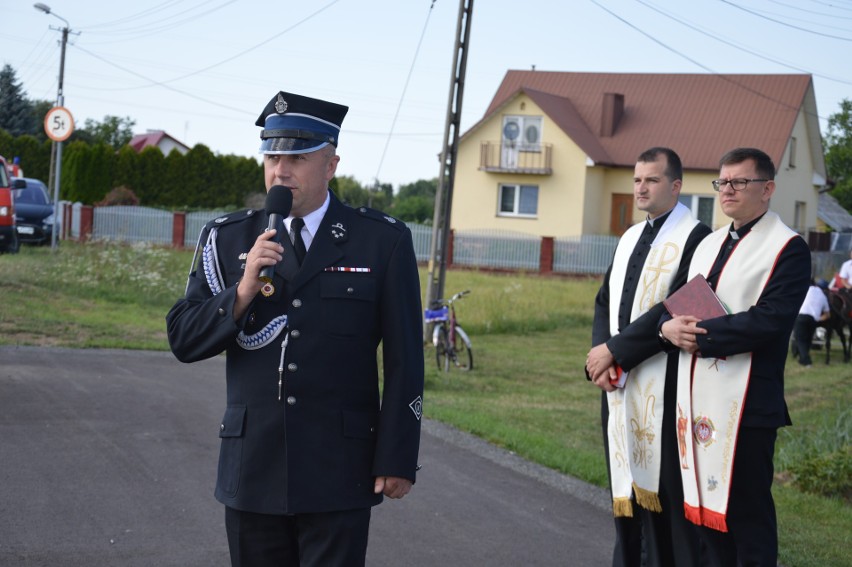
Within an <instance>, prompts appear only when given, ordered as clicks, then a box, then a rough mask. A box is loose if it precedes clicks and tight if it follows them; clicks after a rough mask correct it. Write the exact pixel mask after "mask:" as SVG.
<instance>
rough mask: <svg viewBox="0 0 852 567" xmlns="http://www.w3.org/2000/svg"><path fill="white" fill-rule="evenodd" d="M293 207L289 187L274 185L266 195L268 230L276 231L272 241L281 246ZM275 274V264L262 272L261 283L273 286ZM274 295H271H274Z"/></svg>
mask: <svg viewBox="0 0 852 567" xmlns="http://www.w3.org/2000/svg"><path fill="white" fill-rule="evenodd" d="M292 207H293V192H292V191H291V189H290V188H289V187H285V186H284V185H273V186H272V187H270V188H269V192H268V193H267V194H266V214H267V215H268V217H269V222H268V224H267V227H266V230H272V229H275V230H276V233H275V236H273V237H272V238H271V239H270V241H271V242H276V243H278V244H281V235H282V234H283V233H285V230H284V219H286V218H287V217H288V216H289V215H290V209H291V208H292ZM274 272H275V265H274V264H273V265H272V266H265V267H264V268H263V269H262V270H261V271H260V276H259V279H260V281H262V282H264V283H266V284H269V285H271V284H272V274H273V273H274ZM274 292H275V288H272V293H274ZM272 293H270V294H269V295H272ZM264 295H266V293H264Z"/></svg>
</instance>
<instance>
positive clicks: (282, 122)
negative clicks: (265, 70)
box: [255, 91, 349, 154]
mask: <svg viewBox="0 0 852 567" xmlns="http://www.w3.org/2000/svg"><path fill="white" fill-rule="evenodd" d="M348 110H349V107H348V106H342V105H340V104H335V103H333V102H326V101H324V100H319V99H316V98H310V97H306V96H301V95H297V94H292V93H286V92H284V91H279V92H278V94H277V95H275V96H274V97H272V100H270V101H269V103H268V104H267V105H266V108H264V109H263V112H262V113H261V114H260V116H259V117H258V119H257V122H255V124H256V125H257V126H262V127H263V131H261V133H260V139H261V140H262V141H261V143H260V153H262V154H306V153H308V152H315V151H317V150H318V149H320V148H324V147H325V146H327V145H328V144H331V145H333V146H335V147H337V142H338V138H339V136H340V125H341V124H342V123H343V118H344V117H345V116H346V112H347V111H348Z"/></svg>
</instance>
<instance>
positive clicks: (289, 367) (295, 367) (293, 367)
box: [287, 362, 299, 372]
mask: <svg viewBox="0 0 852 567" xmlns="http://www.w3.org/2000/svg"><path fill="white" fill-rule="evenodd" d="M298 369H299V365H298V364H296V363H295V362H291V363H290V364H288V365H287V371H288V372H295V371H296V370H298Z"/></svg>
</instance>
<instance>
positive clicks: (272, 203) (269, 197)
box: [266, 185, 293, 217]
mask: <svg viewBox="0 0 852 567" xmlns="http://www.w3.org/2000/svg"><path fill="white" fill-rule="evenodd" d="M292 208H293V191H292V189H290V188H289V187H285V186H284V185H273V186H272V187H270V188H269V192H268V193H267V194H266V214H267V215H281V216H282V217H287V216H289V215H290V209H292Z"/></svg>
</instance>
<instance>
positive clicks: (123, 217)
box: [92, 206, 174, 245]
mask: <svg viewBox="0 0 852 567" xmlns="http://www.w3.org/2000/svg"><path fill="white" fill-rule="evenodd" d="M173 223H174V215H173V214H172V213H170V212H168V211H163V210H160V209H151V208H148V207H130V206H117V207H95V211H94V222H93V226H92V238H95V239H99V240H106V239H109V240H121V241H124V242H150V243H151V244H163V245H168V244H171V243H172V224H173Z"/></svg>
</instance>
